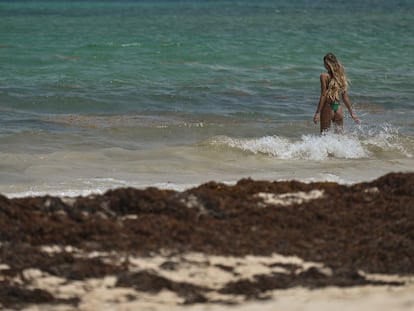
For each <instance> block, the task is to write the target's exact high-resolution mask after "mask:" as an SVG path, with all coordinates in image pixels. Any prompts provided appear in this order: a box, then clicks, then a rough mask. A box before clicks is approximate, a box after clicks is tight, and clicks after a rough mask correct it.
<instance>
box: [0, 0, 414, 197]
mask: <svg viewBox="0 0 414 311" xmlns="http://www.w3.org/2000/svg"><path fill="white" fill-rule="evenodd" d="M413 29H414V1H411V0H346V1H345V0H338V1H333V0H313V1H309V0H274V1H271V0H255V1H247V0H235V1H231V0H183V1H180V0H164V1H158V0H153V1H150V0H136V1H132V0H131V1H64V0H62V1H0V193H3V194H5V195H8V196H10V197H15V196H26V195H35V194H44V193H50V194H55V195H56V194H57V195H68V196H73V195H85V194H88V193H99V192H103V191H105V190H107V189H109V188H114V187H126V186H133V187H147V186H156V187H162V188H172V189H178V190H180V189H184V188H187V187H191V186H195V185H198V184H200V183H203V182H207V181H210V180H215V181H220V182H228V183H233V182H236V181H237V180H239V179H240V178H248V177H251V178H253V179H266V180H286V179H297V180H303V181H314V180H328V181H336V182H341V183H354V182H358V181H368V180H371V179H374V178H376V177H379V176H381V175H383V174H385V173H388V172H395V171H403V172H405V171H413V170H414V159H413V154H414V69H413V68H414V57H413V55H414V33H413V31H412V30H413ZM327 52H333V53H335V54H336V55H337V56H338V58H339V59H340V61H341V62H342V64H343V65H344V67H345V70H346V73H347V75H348V78H349V80H350V83H351V85H350V89H349V91H348V94H349V96H350V99H351V102H352V104H353V106H354V109H355V111H356V112H357V114H358V115H359V117H360V119H361V124H360V125H356V124H354V123H353V121H352V119H350V117H349V115H348V114H347V113H345V115H346V119H345V132H344V134H342V135H336V134H333V133H332V134H328V135H326V136H320V135H319V128H318V126H315V125H314V124H313V121H312V119H313V114H314V112H315V110H316V106H317V104H318V100H319V94H320V82H319V75H320V74H321V73H322V72H323V71H324V70H325V69H324V67H323V56H324V55H325V54H326V53H327Z"/></svg>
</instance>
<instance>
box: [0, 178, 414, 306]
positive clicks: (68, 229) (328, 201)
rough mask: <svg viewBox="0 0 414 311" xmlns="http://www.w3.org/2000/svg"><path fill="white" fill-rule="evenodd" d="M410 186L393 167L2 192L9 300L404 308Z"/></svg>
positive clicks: (413, 243)
mask: <svg viewBox="0 0 414 311" xmlns="http://www.w3.org/2000/svg"><path fill="white" fill-rule="evenodd" d="M413 189H414V173H390V174H387V175H384V176H382V177H380V178H378V179H376V180H374V181H371V182H364V183H357V184H353V185H340V184H336V183H332V182H314V183H302V182H298V181H284V182H267V181H253V180H251V179H243V180H240V181H238V182H237V183H236V184H235V185H226V184H222V183H215V182H210V183H206V184H202V185H200V186H198V187H194V188H191V189H187V190H185V191H181V192H178V191H173V190H166V189H157V188H147V189H144V190H139V189H134V188H122V189H116V190H109V191H107V192H106V193H105V194H102V195H90V196H86V197H74V198H69V197H66V198H60V197H52V196H43V197H26V198H15V199H8V198H6V197H4V196H0V237H1V241H0V305H1V306H2V307H3V308H5V309H7V310H17V309H19V310H40V309H41V310H85V311H86V310H113V309H116V310H136V309H137V308H138V309H140V310H142V309H144V310H162V309H165V308H166V307H168V308H170V309H172V310H179V309H186V310H187V309H188V310H194V311H195V310H217V311H219V310H224V309H228V308H234V309H235V310H247V309H249V308H250V310H251V309H255V308H258V309H259V308H260V309H261V310H266V309H267V308H268V309H269V310H270V309H271V308H275V307H283V309H284V310H295V308H299V307H300V308H301V309H306V310H314V309H319V310H324V308H325V309H326V310H327V309H329V308H330V309H331V308H332V306H334V307H338V306H339V305H342V304H344V307H342V310H345V309H347V310H349V309H351V310H354V309H355V310H356V308H358V307H361V306H362V307H363V308H364V310H375V309H376V308H378V306H380V305H381V304H385V305H387V304H388V305H389V306H390V309H392V310H408V309H409V307H410V306H412V305H414V299H413V298H411V296H412V295H411V296H409V295H408V293H409V292H412V290H413V288H414V263H413V259H412V258H414V236H413V234H414V231H413V228H412V224H413V223H414V210H413V203H412V200H413V198H414V190H413ZM395 293H399V294H398V295H397V297H396V295H395ZM309 300H310V301H311V303H310V304H308V303H309ZM229 306H230V307H229ZM305 306H306V308H305ZM345 306H347V307H349V308H346V307H345Z"/></svg>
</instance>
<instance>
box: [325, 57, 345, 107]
mask: <svg viewBox="0 0 414 311" xmlns="http://www.w3.org/2000/svg"><path fill="white" fill-rule="evenodd" d="M323 61H324V63H325V65H326V67H327V69H328V73H329V80H328V87H327V91H326V95H327V97H328V99H329V101H331V102H339V95H340V94H342V93H343V92H346V90H347V88H348V81H347V79H346V75H345V70H344V67H343V66H342V65H341V63H340V62H339V60H338V59H337V58H336V56H335V55H334V54H332V53H328V54H326V55H325V56H324V58H323Z"/></svg>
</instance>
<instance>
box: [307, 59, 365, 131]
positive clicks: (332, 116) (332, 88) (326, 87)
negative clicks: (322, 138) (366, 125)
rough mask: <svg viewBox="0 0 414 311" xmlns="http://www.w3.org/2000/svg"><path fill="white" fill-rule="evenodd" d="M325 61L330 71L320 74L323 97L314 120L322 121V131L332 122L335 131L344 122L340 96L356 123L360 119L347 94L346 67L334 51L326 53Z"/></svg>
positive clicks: (340, 128)
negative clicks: (353, 109)
mask: <svg viewBox="0 0 414 311" xmlns="http://www.w3.org/2000/svg"><path fill="white" fill-rule="evenodd" d="M323 62H324V65H325V68H326V70H328V72H326V73H322V74H321V76H320V79H321V97H320V99H319V104H318V109H317V110H316V113H315V116H314V117H313V122H314V123H315V124H317V123H318V121H320V124H321V133H324V132H326V131H328V130H329V129H330V127H331V124H332V122H333V123H334V125H335V132H340V131H341V130H342V128H343V124H344V114H343V111H342V106H341V104H340V100H339V96H341V97H342V100H343V102H344V104H345V106H346V108H348V111H349V113H350V115H351V117H352V119H354V121H355V122H356V123H359V119H358V116H357V115H356V114H355V112H353V111H352V107H351V104H350V103H349V98H348V95H347V94H346V90H347V87H348V82H347V80H346V75H345V71H344V67H343V66H342V65H341V63H340V62H339V61H338V59H337V58H336V56H335V55H334V54H332V53H328V54H326V55H325V57H324V58H323Z"/></svg>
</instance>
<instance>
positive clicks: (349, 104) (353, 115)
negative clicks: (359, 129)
mask: <svg viewBox="0 0 414 311" xmlns="http://www.w3.org/2000/svg"><path fill="white" fill-rule="evenodd" d="M342 99H343V101H344V103H345V106H346V108H347V109H348V111H349V114H350V115H351V117H352V119H354V121H355V122H356V123H359V119H358V116H357V115H356V113H355V112H354V111H353V110H352V107H351V103H350V102H349V97H348V94H346V91H345V92H343V93H342Z"/></svg>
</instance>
